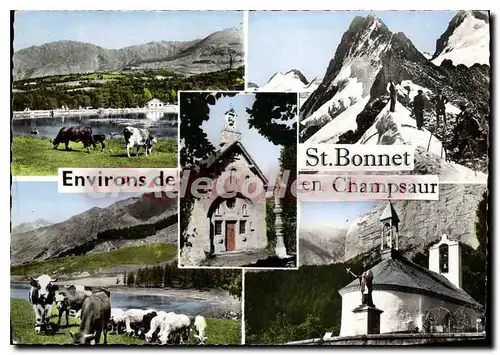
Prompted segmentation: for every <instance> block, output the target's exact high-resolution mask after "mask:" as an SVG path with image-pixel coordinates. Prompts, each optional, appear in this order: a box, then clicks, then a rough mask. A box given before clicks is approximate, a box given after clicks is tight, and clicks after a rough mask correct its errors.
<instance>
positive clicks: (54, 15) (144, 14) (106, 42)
mask: <svg viewBox="0 0 500 355" xmlns="http://www.w3.org/2000/svg"><path fill="white" fill-rule="evenodd" d="M240 23H243V12H237V11H20V12H17V13H16V16H15V20H14V50H16V51H17V50H19V49H23V48H26V47H30V46H33V45H40V44H43V43H47V42H52V41H60V40H73V41H82V42H87V43H92V44H95V45H98V46H102V47H104V48H122V47H126V46H130V45H134V44H142V43H147V42H151V41H162V40H165V41H188V40H193V39H201V38H204V37H206V36H208V35H209V34H211V33H212V32H215V31H219V30H223V29H226V28H230V27H234V26H237V25H239V24H240Z"/></svg>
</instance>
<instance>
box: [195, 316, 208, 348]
mask: <svg viewBox="0 0 500 355" xmlns="http://www.w3.org/2000/svg"><path fill="white" fill-rule="evenodd" d="M206 329H207V321H206V320H205V317H203V316H199V315H198V316H196V317H195V319H194V337H195V338H197V339H198V341H199V342H200V344H205V340H207V337H206V336H205V332H206Z"/></svg>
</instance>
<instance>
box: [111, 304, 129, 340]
mask: <svg viewBox="0 0 500 355" xmlns="http://www.w3.org/2000/svg"><path fill="white" fill-rule="evenodd" d="M108 330H109V331H110V332H114V333H115V334H120V333H122V331H123V330H125V311H124V310H123V309H121V308H111V318H110V319H109V326H108Z"/></svg>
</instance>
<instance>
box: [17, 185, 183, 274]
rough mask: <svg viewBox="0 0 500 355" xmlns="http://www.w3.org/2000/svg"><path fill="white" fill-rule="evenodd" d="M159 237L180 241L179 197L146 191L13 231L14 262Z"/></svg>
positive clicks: (140, 241)
mask: <svg viewBox="0 0 500 355" xmlns="http://www.w3.org/2000/svg"><path fill="white" fill-rule="evenodd" d="M174 232H175V234H174ZM172 235H175V238H174V237H172ZM160 239H161V240H162V242H164V243H169V242H170V243H176V242H177V200H173V199H170V198H168V197H167V196H165V195H163V196H162V197H161V198H160V197H155V196H154V194H145V195H143V196H141V197H133V198H128V199H125V200H121V201H118V202H115V203H114V204H112V205H110V206H108V207H106V208H99V207H93V208H91V209H89V210H87V211H85V212H82V213H80V214H77V215H75V216H72V217H71V218H69V219H67V220H65V221H63V222H60V223H55V224H52V225H49V226H46V227H41V228H37V229H34V230H30V231H27V232H23V233H18V234H13V235H12V237H11V264H12V265H19V264H24V263H30V262H33V261H42V260H47V259H52V258H58V257H64V256H71V255H81V254H86V253H88V252H101V251H109V250H113V249H116V248H119V247H121V246H125V245H131V244H138V243H157V242H158V241H159V240H160Z"/></svg>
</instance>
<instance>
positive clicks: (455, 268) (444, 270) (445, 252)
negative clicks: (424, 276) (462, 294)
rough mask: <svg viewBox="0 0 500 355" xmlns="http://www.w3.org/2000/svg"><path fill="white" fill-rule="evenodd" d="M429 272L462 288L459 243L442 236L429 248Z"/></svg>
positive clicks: (444, 235)
mask: <svg viewBox="0 0 500 355" xmlns="http://www.w3.org/2000/svg"><path fill="white" fill-rule="evenodd" d="M429 270H431V271H434V272H436V273H438V274H441V275H443V276H444V277H446V278H447V279H448V280H449V281H450V282H451V283H452V284H454V285H455V286H457V287H459V288H462V253H461V251H460V243H459V242H457V241H454V240H450V239H448V236H447V235H446V234H443V236H442V237H441V240H440V241H439V242H438V243H436V244H434V245H433V246H431V247H430V248H429Z"/></svg>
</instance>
